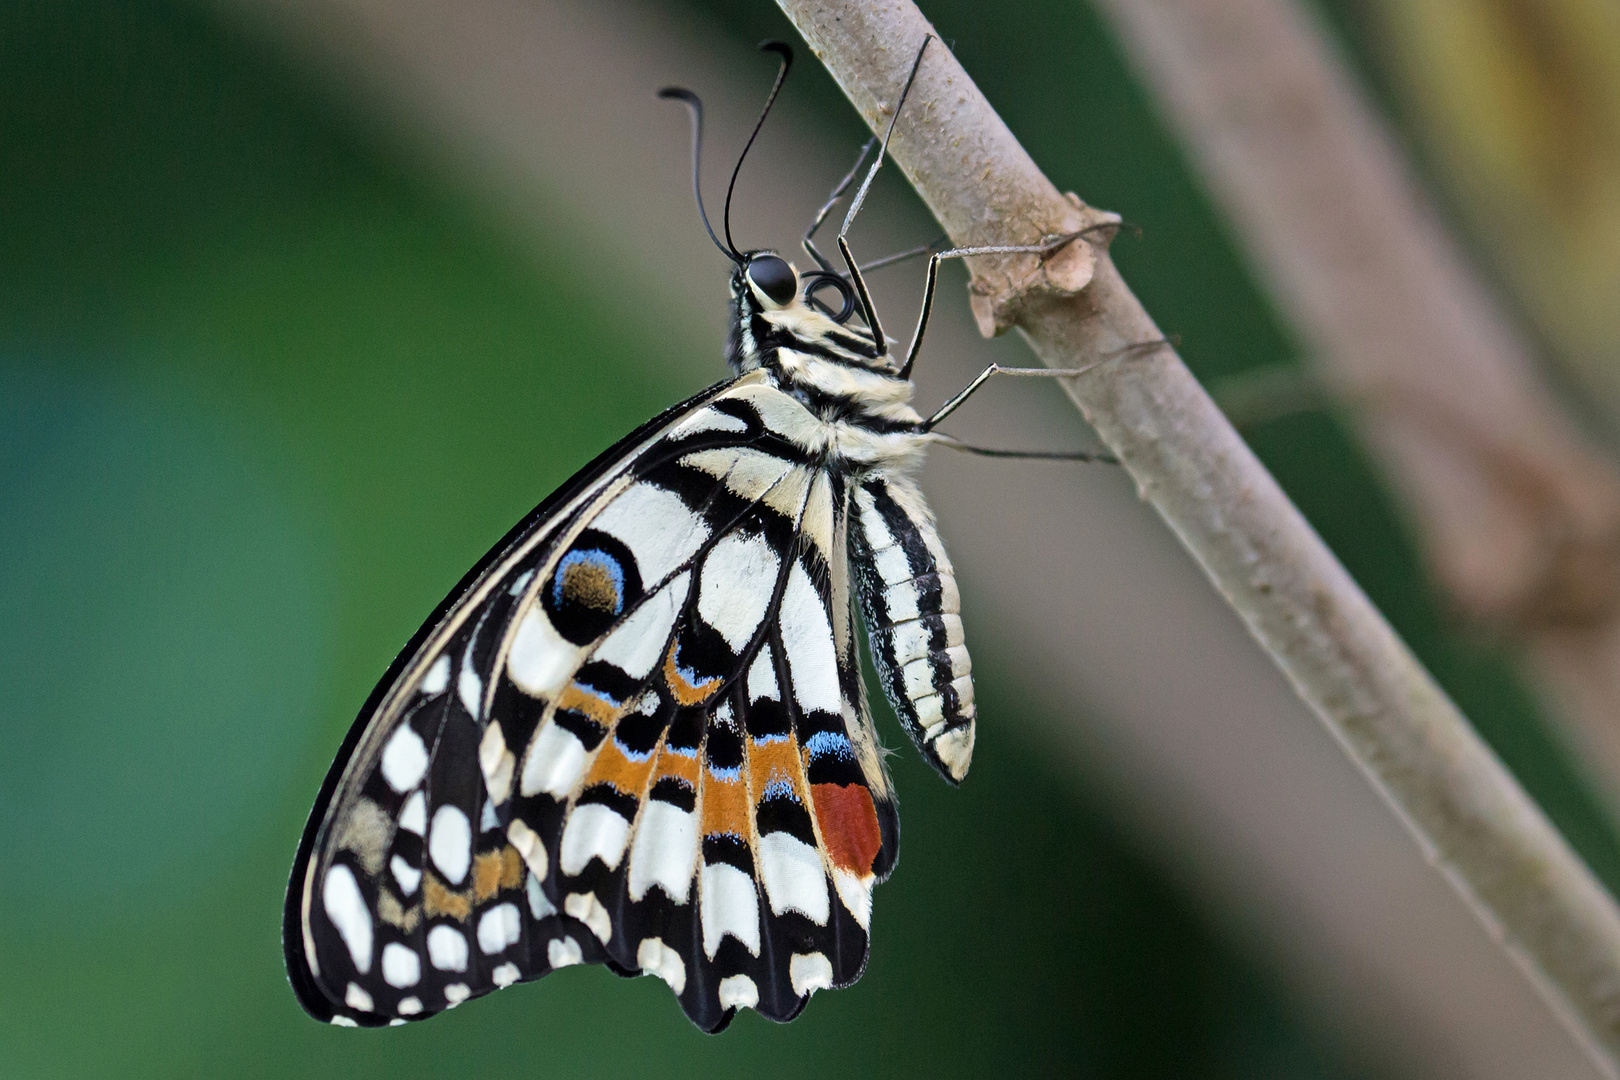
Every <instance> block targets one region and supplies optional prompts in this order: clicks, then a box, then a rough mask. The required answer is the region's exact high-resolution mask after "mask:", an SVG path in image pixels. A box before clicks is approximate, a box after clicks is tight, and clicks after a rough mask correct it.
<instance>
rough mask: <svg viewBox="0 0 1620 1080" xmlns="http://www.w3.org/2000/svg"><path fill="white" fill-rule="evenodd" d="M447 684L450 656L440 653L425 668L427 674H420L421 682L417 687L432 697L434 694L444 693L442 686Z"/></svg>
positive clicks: (448, 682) (448, 683)
mask: <svg viewBox="0 0 1620 1080" xmlns="http://www.w3.org/2000/svg"><path fill="white" fill-rule="evenodd" d="M449 685H450V658H449V657H448V656H445V655H442V654H441V655H440V656H439V658H438V659H437V660H435V661H433V664H432V665H431V666H430V667H429V668H428V669H427V674H426V675H423V676H422V682H421V685H420V686H419V687H418V689H419V690H421V691H422V693H424V694H426V695H427V696H428V697H433V696H434V695H436V694H442V693H444V688H445V687H447V686H449Z"/></svg>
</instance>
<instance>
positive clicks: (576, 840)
mask: <svg viewBox="0 0 1620 1080" xmlns="http://www.w3.org/2000/svg"><path fill="white" fill-rule="evenodd" d="M629 839H630V823H629V822H628V821H626V820H625V819H624V815H623V814H620V813H619V812H618V811H617V810H615V809H613V808H612V807H610V806H603V805H602V804H601V803H586V804H585V805H583V806H575V807H574V812H573V813H571V814H569V815H568V824H567V825H565V826H563V834H562V843H561V844H559V845H558V851H557V863H558V865H559V866H561V867H562V872H563V873H565V874H567V875H569V876H570V877H571V876H573V875H575V874H577V873H579V872H580V871H581V870H583V869H585V864H586V863H588V862H590V861H591V860H592V859H593V858H596V859H601V860H602V865H604V866H606V867H607V868H608V869H609V870H614V869H617V868H618V865H619V860H620V859H622V858H624V845H625V843H626V841H628V840H629ZM570 914H572V912H570ZM604 940H605V939H604Z"/></svg>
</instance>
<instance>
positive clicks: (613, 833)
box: [286, 374, 898, 1030]
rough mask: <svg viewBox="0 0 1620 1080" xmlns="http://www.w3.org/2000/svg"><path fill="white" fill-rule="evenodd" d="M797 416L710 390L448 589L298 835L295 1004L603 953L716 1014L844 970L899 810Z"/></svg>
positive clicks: (436, 997)
mask: <svg viewBox="0 0 1620 1080" xmlns="http://www.w3.org/2000/svg"><path fill="white" fill-rule="evenodd" d="M817 430H818V429H817V425H816V423H815V421H814V419H813V418H812V417H810V415H809V414H808V413H807V412H805V410H804V409H803V407H802V406H801V405H799V404H798V403H797V402H796V401H794V400H793V399H792V398H790V397H789V396H788V395H786V394H784V393H782V392H781V391H780V390H778V389H776V388H775V387H774V386H772V385H770V384H769V383H768V382H766V381H765V380H764V379H763V378H762V377H760V376H759V375H757V374H756V375H745V376H743V377H741V378H739V379H737V380H734V381H733V382H732V383H729V384H723V385H722V386H719V387H715V388H711V390H709V391H706V392H705V393H704V394H701V395H699V396H698V397H696V398H694V399H692V400H691V401H689V402H687V403H685V404H684V405H682V406H678V407H676V408H675V409H673V410H671V411H670V412H668V413H666V414H665V415H664V416H663V417H660V418H659V420H657V421H655V422H654V423H653V424H651V425H648V427H646V428H644V429H642V431H640V432H638V433H636V435H633V436H632V437H630V438H629V439H627V440H625V441H624V442H623V443H621V444H620V445H619V446H618V447H616V448H615V450H614V451H610V452H609V454H607V455H604V457H603V458H602V459H599V460H598V462H596V463H595V464H593V466H591V467H590V468H588V469H587V470H586V471H585V472H584V473H582V474H581V475H580V476H579V477H576V479H575V480H574V481H572V482H571V483H570V485H568V486H567V487H565V488H564V490H563V492H562V493H560V494H559V495H558V496H556V497H554V498H553V499H552V500H548V502H547V504H545V505H543V506H542V507H541V508H539V509H538V510H537V511H536V512H535V513H534V514H532V515H530V517H529V519H527V520H526V521H525V523H524V524H523V525H521V526H520V527H519V528H518V529H517V530H515V531H514V533H513V534H512V535H511V536H509V537H508V538H507V540H506V541H503V543H502V545H500V546H499V547H497V549H496V550H495V551H493V552H492V553H491V555H490V557H489V558H488V559H487V560H486V563H485V564H484V566H483V567H482V568H481V569H480V570H478V571H475V572H474V573H473V574H472V575H469V578H468V580H467V581H466V582H464V583H463V586H462V587H460V588H459V589H458V590H457V592H455V593H453V594H452V596H451V597H450V599H449V600H447V601H446V604H445V606H444V608H443V609H442V614H441V616H440V617H438V618H437V619H436V620H435V621H433V622H431V623H430V624H429V626H428V627H427V628H425V629H424V632H423V634H422V635H420V636H419V640H418V641H416V642H413V643H412V645H411V646H410V647H408V648H407V650H406V651H405V652H404V653H403V654H402V655H401V658H400V660H399V661H397V662H396V668H395V670H394V671H392V672H390V674H389V676H388V677H386V678H385V679H384V682H383V683H382V684H380V685H379V687H378V690H377V692H376V693H375V694H374V695H373V701H372V702H370V703H368V706H367V708H366V710H364V711H363V712H362V714H361V716H360V718H359V719H358V720H357V722H356V727H355V730H354V731H353V732H352V733H351V736H350V742H349V745H348V746H347V747H346V750H345V755H344V756H340V758H339V760H338V763H337V764H336V765H334V767H333V773H332V776H331V777H330V778H329V780H328V785H327V790H325V791H323V795H322V800H321V802H320V803H318V804H317V807H316V810H315V813H314V815H313V816H312V819H311V823H310V826H309V828H308V830H307V833H306V837H305V841H304V845H303V847H302V848H301V850H300V855H299V860H298V863H297V864H296V865H295V868H294V877H293V882H292V888H291V892H290V895H289V898H288V913H287V916H288V917H287V926H286V937H287V946H288V948H287V953H288V963H289V970H290V971H291V972H292V978H293V982H294V986H295V988H296V989H297V991H298V993H299V996H300V999H301V1000H302V1002H303V1003H304V1005H305V1007H306V1008H307V1009H309V1010H310V1011H311V1012H312V1013H314V1014H316V1015H317V1016H321V1017H323V1018H329V1019H334V1020H335V1021H337V1022H352V1023H359V1024H380V1023H388V1022H400V1021H402V1020H406V1019H412V1018H416V1017H421V1016H426V1015H430V1014H432V1013H434V1012H437V1011H439V1010H442V1009H444V1008H447V1007H451V1006H454V1005H456V1004H459V1003H460V1002H461V1001H463V1000H466V999H467V998H468V997H471V996H475V995H478V994H481V993H485V992H487V991H489V990H491V989H495V988H498V987H501V986H505V985H508V984H510V983H512V982H516V981H521V980H528V979H533V978H538V977H539V976H541V975H544V974H546V973H547V972H549V971H551V970H552V969H553V968H556V967H562V966H567V965H569V964H573V963H581V962H603V963H606V964H607V965H608V966H610V967H611V968H613V969H614V970H616V971H618V972H620V973H623V974H633V973H648V974H656V975H659V976H661V977H662V978H664V979H665V981H667V982H668V983H669V984H670V986H671V987H672V989H674V991H675V993H676V994H677V996H678V997H679V998H680V1000H681V1003H682V1006H683V1008H684V1009H685V1010H686V1012H687V1014H688V1015H689V1016H690V1017H691V1018H692V1019H693V1020H694V1022H696V1023H697V1024H698V1025H699V1026H700V1027H703V1028H705V1029H706V1030H717V1029H718V1028H720V1027H721V1026H723V1025H724V1024H725V1023H726V1022H727V1021H728V1020H729V1019H730V1017H731V1015H732V1014H733V1013H734V1012H735V1010H736V1009H737V1008H739V1007H752V1008H756V1009H758V1010H759V1011H760V1012H761V1013H763V1014H765V1015H767V1016H770V1017H772V1018H773V1019H779V1020H785V1019H789V1018H791V1017H792V1016H793V1015H795V1014H796V1013H797V1012H798V1011H799V1010H800V1009H801V1008H802V1007H803V1004H804V1001H805V1000H806V998H807V997H808V995H809V994H810V993H811V992H813V991H814V990H816V989H820V988H823V987H827V986H838V985H844V984H846V983H848V982H850V981H853V980H854V979H855V978H856V977H857V976H858V975H859V974H860V970H861V968H862V966H863V965H864V962H865V957H866V947H867V937H866V930H867V927H868V925H869V921H870V911H871V888H872V885H873V884H874V882H875V881H876V880H877V879H878V878H880V877H881V876H882V875H883V874H884V873H886V871H887V868H888V867H889V866H890V865H892V862H893V857H894V847H895V844H896V842H897V836H898V830H897V825H896V819H895V815H894V811H893V799H892V795H891V793H890V789H889V785H888V780H887V777H886V775H885V773H884V769H883V766H882V763H881V758H880V756H879V753H878V751H877V747H876V740H875V737H874V735H873V733H872V729H871V723H870V719H869V717H868V715H867V712H866V707H865V700H864V695H863V694H862V692H861V687H860V679H859V669H858V666H857V664H856V654H855V647H854V642H853V635H852V633H851V630H850V624H851V598H850V591H849V582H848V571H847V565H846V563H847V547H846V545H847V530H848V522H849V502H850V491H849V490H848V485H847V484H846V482H845V478H844V477H842V476H841V475H839V474H838V473H837V472H835V471H829V470H828V469H827V468H826V467H825V465H824V463H823V460H822V458H821V457H820V456H818V454H817V453H816V450H817V447H816V446H815V445H814V433H815V432H816V431H817Z"/></svg>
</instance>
